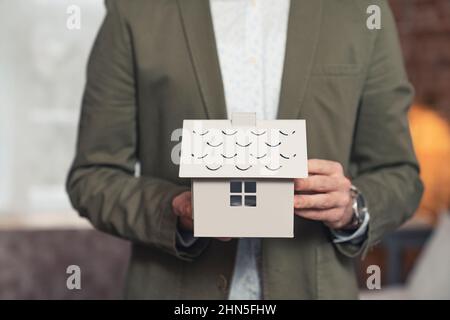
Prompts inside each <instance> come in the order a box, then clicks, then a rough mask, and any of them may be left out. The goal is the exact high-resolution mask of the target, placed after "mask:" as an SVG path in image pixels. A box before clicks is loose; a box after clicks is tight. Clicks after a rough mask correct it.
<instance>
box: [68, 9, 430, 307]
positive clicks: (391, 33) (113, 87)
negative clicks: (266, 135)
mask: <svg viewBox="0 0 450 320" xmlns="http://www.w3.org/2000/svg"><path fill="white" fill-rule="evenodd" d="M372 2H373V1H371V0H291V11H290V17H289V26H288V38H287V48H286V58H285V66H284V73H283V79H282V88H281V96H280V102H279V111H278V117H279V118H280V119H296V118H301V119H306V120H307V131H308V133H307V137H308V154H309V157H310V158H321V159H329V160H334V161H339V162H340V163H341V164H342V165H343V166H344V168H345V171H346V173H347V174H348V175H349V176H351V177H352V180H353V183H354V184H355V185H356V186H357V187H358V188H359V189H360V190H362V192H363V193H364V195H365V197H366V199H367V202H368V205H369V209H370V214H371V221H370V225H369V229H368V236H367V239H366V241H365V242H364V243H363V244H362V245H359V246H355V245H351V244H341V245H334V244H333V243H332V241H331V236H330V232H329V230H328V229H327V228H326V227H325V226H324V225H323V224H322V223H320V222H315V221H308V220H305V219H302V218H299V217H295V227H294V229H295V238H293V239H263V242H262V257H261V270H262V287H263V293H264V298H265V299H332V298H345V299H346V298H356V297H357V293H358V291H357V283H356V277H355V270H354V257H356V256H358V255H361V254H362V255H364V254H365V253H366V252H367V249H368V248H369V247H370V246H372V245H374V244H375V243H377V242H378V241H380V239H381V238H382V236H383V235H384V234H385V233H386V232H389V231H392V230H394V229H395V228H397V227H398V226H399V225H400V224H402V223H403V222H404V221H405V220H406V219H408V218H409V217H410V216H411V214H412V213H413V212H414V210H415V208H416V206H417V204H418V202H419V200H420V196H421V193H422V184H421V182H420V179H419V175H418V174H419V168H418V165H417V162H416V159H415V155H414V152H413V148H412V146H411V141H410V134H409V129H408V124H407V118H406V113H407V110H408V107H409V105H410V102H411V98H412V92H413V91H412V88H411V86H410V84H409V83H408V81H407V78H406V75H405V71H404V66H403V61H402V56H401V51H400V48H399V43H398V39H397V33H396V29H395V24H394V21H393V18H392V14H391V12H390V9H389V7H388V5H387V2H386V1H377V3H378V4H379V5H380V6H381V9H382V29H381V30H368V28H367V27H366V19H367V17H368V14H367V13H366V9H367V6H368V5H370V4H372ZM107 9H108V13H107V16H106V18H105V20H104V23H103V25H102V27H101V29H100V31H99V34H98V36H97V39H96V41H95V44H94V46H93V49H92V53H91V56H90V59H89V65H88V69H87V84H86V89H85V92H84V97H83V102H82V111H81V119H80V124H79V136H78V143H77V147H76V156H75V160H74V163H73V166H72V168H71V169H70V173H69V176H68V179H67V190H68V193H69V196H70V199H71V202H72V204H73V206H74V207H75V208H76V209H77V210H78V211H79V213H80V215H81V216H83V217H86V218H88V219H89V220H90V221H91V222H92V224H93V225H94V226H95V227H96V228H98V229H99V230H102V231H105V232H107V233H109V234H113V235H116V236H118V237H121V238H124V239H129V240H130V241H131V242H132V243H133V250H132V255H131V258H130V264H129V270H128V276H127V280H126V285H125V297H127V298H149V299H226V298H227V292H228V290H229V284H230V278H231V276H232V272H233V263H234V257H235V252H236V243H237V241H236V240H232V241H230V242H225V243H224V242H220V241H218V240H215V239H205V240H204V241H199V242H198V245H196V246H194V247H193V248H191V249H190V250H182V249H180V248H177V246H176V241H175V234H176V227H177V219H176V217H175V215H174V214H173V213H172V212H171V199H172V198H173V197H174V196H175V195H176V194H178V193H180V192H181V191H183V190H186V189H188V188H189V185H190V181H188V180H183V179H180V178H179V177H178V165H175V164H174V163H173V162H172V161H171V156H172V152H174V151H173V150H172V149H173V148H174V147H175V146H176V145H177V144H178V143H179V137H178V136H177V134H176V131H175V134H172V133H173V132H174V130H175V129H177V128H181V127H182V121H183V119H223V118H226V108H225V99H224V92H223V86H222V80H221V74H220V68H219V63H218V56H217V52H216V46H215V39H214V32H213V29H212V21H211V16H210V10H209V1H208V0H133V1H130V0H110V1H107ZM175 150H177V149H176V148H175ZM137 163H139V164H140V175H139V176H136V175H135V168H136V164H137ZM205 241H206V242H205Z"/></svg>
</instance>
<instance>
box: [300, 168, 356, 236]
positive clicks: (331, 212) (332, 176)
mask: <svg viewBox="0 0 450 320" xmlns="http://www.w3.org/2000/svg"><path fill="white" fill-rule="evenodd" d="M308 172H309V177H308V178H305V179H295V180H294V182H295V191H296V194H295V198H294V211H295V214H296V215H298V216H300V217H303V218H306V219H312V220H318V221H322V222H324V223H325V224H326V225H327V226H328V227H330V228H332V229H335V230H337V229H342V228H345V227H346V226H347V225H349V223H350V222H351V220H352V217H353V210H352V197H351V194H350V187H351V182H350V180H349V179H348V178H347V177H345V175H344V170H343V168H342V165H341V164H340V163H338V162H334V161H328V160H318V159H311V160H308Z"/></svg>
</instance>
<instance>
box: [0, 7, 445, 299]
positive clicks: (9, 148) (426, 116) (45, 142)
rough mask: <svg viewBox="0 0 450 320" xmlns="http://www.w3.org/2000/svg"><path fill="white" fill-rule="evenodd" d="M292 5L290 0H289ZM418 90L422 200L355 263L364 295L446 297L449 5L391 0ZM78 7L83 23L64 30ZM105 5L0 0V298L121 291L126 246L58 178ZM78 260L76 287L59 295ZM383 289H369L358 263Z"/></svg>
mask: <svg viewBox="0 0 450 320" xmlns="http://www.w3.org/2000/svg"><path fill="white" fill-rule="evenodd" d="M292 1H295V0H292ZM390 3H391V6H392V9H393V11H394V14H395V17H396V20H397V24H398V29H399V34H400V38H401V42H402V47H403V51H404V56H405V63H406V67H407V71H408V74H409V77H410V80H411V81H412V83H413V84H414V86H415V89H416V100H415V103H414V106H413V107H412V109H411V112H410V115H409V118H410V123H411V132H412V136H413V140H414V147H415V149H416V152H417V155H418V158H419V161H420V163H421V166H422V179H423V180H424V182H425V188H426V190H425V196H424V198H423V200H422V203H421V205H420V208H419V209H418V211H417V213H416V215H415V217H414V218H413V219H412V220H411V221H409V222H408V223H407V224H405V225H404V226H403V227H402V228H401V229H400V230H399V231H397V232H395V233H393V234H390V235H387V236H386V238H385V239H384V240H383V241H382V242H381V243H380V244H379V245H378V246H377V247H376V248H374V249H372V250H371V251H370V252H369V254H368V256H367V257H366V258H365V259H364V260H363V261H360V262H357V265H356V268H357V269H358V270H359V271H358V279H359V283H360V286H361V298H363V299H385V298H388V299H395V298H409V299H420V298H446V299H450V272H449V270H450V254H449V252H450V222H449V220H450V215H449V213H448V211H449V208H450V129H449V123H450V0H390ZM71 5H75V6H77V7H78V8H79V9H81V25H80V26H81V28H80V29H77V28H75V29H71V28H69V27H67V20H68V18H69V17H70V16H71V14H72V13H73V12H72V11H71V12H68V11H67V10H68V8H70V6H71ZM104 14H105V9H104V5H103V1H102V0H72V1H66V0H16V1H12V0H0V21H1V28H0V38H1V39H3V41H2V45H1V47H0V299H97V298H99V299H100V298H104V299H113V298H120V293H121V290H122V282H123V279H124V276H125V270H126V267H127V265H126V264H127V261H128V257H129V244H128V243H127V242H126V241H122V240H120V239H116V238H113V237H110V236H108V235H105V234H103V233H100V232H97V231H95V230H92V228H91V227H90V226H89V224H88V223H87V222H86V221H85V220H83V219H81V218H79V217H78V216H77V214H76V213H75V212H74V211H73V210H72V209H71V207H70V204H69V202H68V198H67V196H66V194H65V190H64V180H65V177H66V174H67V170H68V168H69V165H70V162H71V160H72V157H73V153H74V146H75V137H76V129H77V120H78V116H79V109H80V102H81V95H82V91H83V86H84V79H85V78H84V76H85V72H84V71H85V68H86V62H87V58H88V54H89V51H90V48H91V46H92V43H93V40H94V38H95V35H96V32H97V30H98V28H99V26H100V24H101V21H102V19H103V16H104ZM69 265H78V266H80V268H81V272H82V290H68V289H67V287H66V279H67V277H68V274H66V268H67V267H68V266H69ZM370 265H378V266H380V269H381V288H382V289H381V290H367V283H366V282H367V278H368V276H369V275H368V274H367V267H368V266H370Z"/></svg>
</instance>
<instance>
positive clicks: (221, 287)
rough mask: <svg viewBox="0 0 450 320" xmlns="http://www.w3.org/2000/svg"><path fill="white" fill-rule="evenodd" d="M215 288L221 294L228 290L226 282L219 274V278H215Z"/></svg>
mask: <svg viewBox="0 0 450 320" xmlns="http://www.w3.org/2000/svg"><path fill="white" fill-rule="evenodd" d="M217 287H218V288H219V290H221V291H223V292H226V291H227V289H228V288H227V287H228V281H227V278H225V276H224V275H223V274H219V277H218V278H217Z"/></svg>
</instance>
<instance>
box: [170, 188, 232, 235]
mask: <svg viewBox="0 0 450 320" xmlns="http://www.w3.org/2000/svg"><path fill="white" fill-rule="evenodd" d="M172 211H173V213H174V214H175V215H176V216H178V222H179V226H180V228H182V229H184V230H188V231H192V230H193V229H194V220H193V219H192V193H191V192H190V191H185V192H183V193H180V194H179V195H177V196H176V197H174V198H173V200H172ZM217 239H219V240H221V241H229V240H231V238H217Z"/></svg>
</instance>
